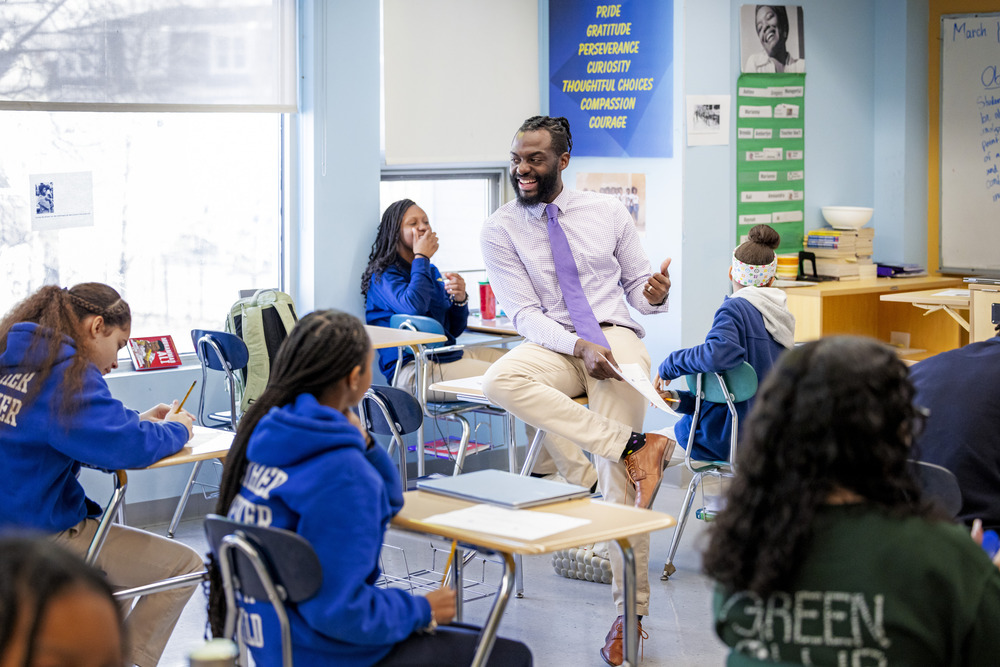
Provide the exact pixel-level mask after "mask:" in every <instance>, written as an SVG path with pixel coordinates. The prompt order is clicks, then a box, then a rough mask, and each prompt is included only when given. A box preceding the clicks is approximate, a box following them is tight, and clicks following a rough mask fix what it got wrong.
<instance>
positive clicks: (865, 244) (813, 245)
mask: <svg viewBox="0 0 1000 667" xmlns="http://www.w3.org/2000/svg"><path fill="white" fill-rule="evenodd" d="M874 241H875V229H874V228H873V227H862V228H861V229H833V228H829V227H828V228H824V229H814V230H813V231H811V232H809V233H808V234H806V236H805V238H804V239H803V241H802V245H803V246H805V249H806V250H808V251H809V252H812V253H814V254H815V255H816V273H818V274H819V275H821V276H832V277H834V278H837V279H838V280H857V279H859V278H874V277H875V275H876V267H875V263H874V262H873V261H872V253H873V252H874Z"/></svg>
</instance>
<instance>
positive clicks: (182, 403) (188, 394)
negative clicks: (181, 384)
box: [177, 380, 198, 412]
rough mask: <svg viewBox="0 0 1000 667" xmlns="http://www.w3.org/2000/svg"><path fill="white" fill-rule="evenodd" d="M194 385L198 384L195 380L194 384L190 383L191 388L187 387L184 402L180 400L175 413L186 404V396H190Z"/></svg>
mask: <svg viewBox="0 0 1000 667" xmlns="http://www.w3.org/2000/svg"><path fill="white" fill-rule="evenodd" d="M196 384H198V381H197V380H195V381H194V382H192V383H191V386H190V387H188V393H186V394H184V400H182V401H181V404H180V405H178V406H177V412H180V411H181V408H183V407H184V403H186V402H187V400H188V396H190V395H191V390H192V389H194V386H195V385H196Z"/></svg>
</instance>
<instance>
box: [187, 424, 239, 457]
mask: <svg viewBox="0 0 1000 667" xmlns="http://www.w3.org/2000/svg"><path fill="white" fill-rule="evenodd" d="M234 435H236V434H235V433H233V432H232V431H220V430H219V429H215V428H203V427H201V428H199V427H198V426H195V427H194V437H193V438H191V440H190V441H189V442H188V447H190V448H191V453H192V454H204V453H213V454H214V453H216V452H224V451H226V450H228V449H229V448H230V447H231V446H232V444H233V436H234Z"/></svg>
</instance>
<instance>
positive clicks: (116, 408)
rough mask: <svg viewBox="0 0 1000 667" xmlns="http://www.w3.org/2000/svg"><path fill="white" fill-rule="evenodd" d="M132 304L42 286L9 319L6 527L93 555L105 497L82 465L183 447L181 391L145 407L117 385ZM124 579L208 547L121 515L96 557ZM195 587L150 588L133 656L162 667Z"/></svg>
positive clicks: (5, 331)
mask: <svg viewBox="0 0 1000 667" xmlns="http://www.w3.org/2000/svg"><path fill="white" fill-rule="evenodd" d="M131 328H132V312H131V310H130V309H129V306H128V304H127V303H125V301H124V300H123V299H122V298H121V296H119V294H118V292H116V291H115V290H113V289H112V288H110V287H108V286H107V285H103V284H101V283H83V284H81V285H77V286H75V287H73V288H71V289H60V288H58V287H55V286H51V285H50V286H47V287H42V288H41V289H39V290H38V291H37V292H35V293H34V294H32V295H31V296H29V297H28V298H27V299H25V300H24V301H22V302H21V303H19V304H18V305H16V306H15V307H14V309H13V310H11V311H10V312H9V313H8V314H7V316H6V317H4V319H3V320H2V321H0V443H2V446H0V469H2V470H3V471H4V482H3V484H0V505H2V506H3V513H2V514H0V531H2V530H30V531H37V532H41V533H45V534H50V535H52V536H53V539H54V540H55V541H56V542H58V543H60V544H61V545H62V546H64V547H66V548H67V549H69V550H70V551H72V552H74V553H76V554H79V555H81V556H82V555H84V554H86V553H87V549H88V547H89V546H90V541H91V539H92V538H93V536H94V533H95V532H96V531H97V524H98V521H97V518H96V517H97V516H98V515H100V513H101V508H100V506H99V505H98V504H97V503H95V502H94V501H92V500H91V499H90V498H88V497H87V496H86V493H85V492H84V489H83V486H82V485H81V484H80V482H79V481H78V480H77V475H79V473H80V467H81V465H88V466H93V467H97V468H107V469H120V468H144V467H146V466H148V465H150V464H152V463H155V462H156V461H159V460H160V459H162V458H163V457H165V456H169V455H170V454H173V453H175V452H177V451H178V450H180V449H181V448H182V447H183V446H184V445H185V443H187V441H188V439H189V438H190V437H191V425H192V423H193V422H194V417H193V416H192V415H191V414H190V413H188V412H184V411H178V409H177V408H178V405H177V402H176V401H175V402H174V405H172V406H167V405H163V404H160V405H158V406H156V407H154V408H152V409H150V410H148V411H146V412H144V413H142V414H139V413H137V412H134V411H132V410H129V409H127V408H126V407H125V406H124V405H122V403H121V401H118V400H117V399H115V398H114V397H112V396H111V391H110V390H109V389H108V385H107V383H106V382H105V381H104V378H103V377H102V376H104V375H106V374H107V373H110V372H111V370H112V369H114V368H117V367H118V351H119V350H120V349H121V348H123V347H124V346H125V343H126V342H127V341H128V338H129V335H130V333H131ZM94 564H95V565H96V566H97V567H98V568H99V569H101V570H103V571H104V572H106V573H107V577H108V582H109V583H110V584H111V585H112V586H113V587H116V588H132V587H135V586H140V585H143V584H148V583H151V582H154V581H159V580H160V579H166V578H168V577H174V576H179V575H182V574H188V573H191V572H197V571H198V570H200V569H202V567H203V563H202V560H201V556H200V555H199V554H198V552H196V551H194V550H193V549H191V548H190V547H187V546H185V545H184V544H181V543H180V542H174V541H173V540H168V539H166V538H164V537H160V536H158V535H153V534H152V533H147V532H145V531H142V530H136V529H134V528H129V527H128V526H124V525H120V524H113V525H112V526H111V529H110V531H109V532H108V535H107V539H106V541H105V543H104V547H103V548H102V549H101V551H100V554H99V555H98V557H97V560H96V562H95V563H94ZM194 591H195V588H194V587H189V588H179V589H175V590H172V591H166V592H163V593H157V594H155V595H148V596H143V597H141V598H139V599H138V602H136V604H135V606H134V607H132V608H131V611H130V612H129V613H128V615H127V616H126V618H125V627H126V630H127V632H128V635H129V642H128V643H129V646H130V648H131V655H130V656H129V662H128V664H130V665H132V664H136V665H139V666H140V667H153V666H154V665H156V663H157V662H158V661H159V659H160V654H161V653H162V652H163V648H164V646H166V644H167V640H168V639H169V638H170V633H171V632H172V631H173V629H174V624H175V623H176V622H177V619H178V618H179V617H180V614H181V612H182V611H183V610H184V605H185V604H186V603H187V600H188V598H190V597H191V594H192V593H194Z"/></svg>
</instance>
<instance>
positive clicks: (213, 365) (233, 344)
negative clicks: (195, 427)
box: [191, 329, 250, 431]
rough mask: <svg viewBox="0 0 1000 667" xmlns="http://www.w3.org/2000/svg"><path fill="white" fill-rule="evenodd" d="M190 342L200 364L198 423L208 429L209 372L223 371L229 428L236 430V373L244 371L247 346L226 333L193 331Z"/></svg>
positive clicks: (247, 356) (247, 357)
mask: <svg viewBox="0 0 1000 667" xmlns="http://www.w3.org/2000/svg"><path fill="white" fill-rule="evenodd" d="M191 341H192V342H193V343H194V351H195V353H196V354H197V355H198V361H200V362H201V392H200V397H199V400H198V423H199V424H201V425H202V426H209V424H208V423H206V421H205V389H206V386H207V384H208V369H212V370H216V371H222V372H224V373H225V374H226V383H227V389H228V390H229V410H230V412H229V417H230V427H231V428H232V430H233V431H235V430H236V425H237V423H238V422H239V414H238V413H237V410H236V372H237V371H239V370H241V369H243V368H246V365H247V363H248V362H249V360H250V353H249V352H248V351H247V346H246V344H245V343H244V342H243V341H242V340H241V339H240V337H239V336H234V335H233V334H231V333H226V332H225V331H212V330H209V329H192V330H191Z"/></svg>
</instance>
